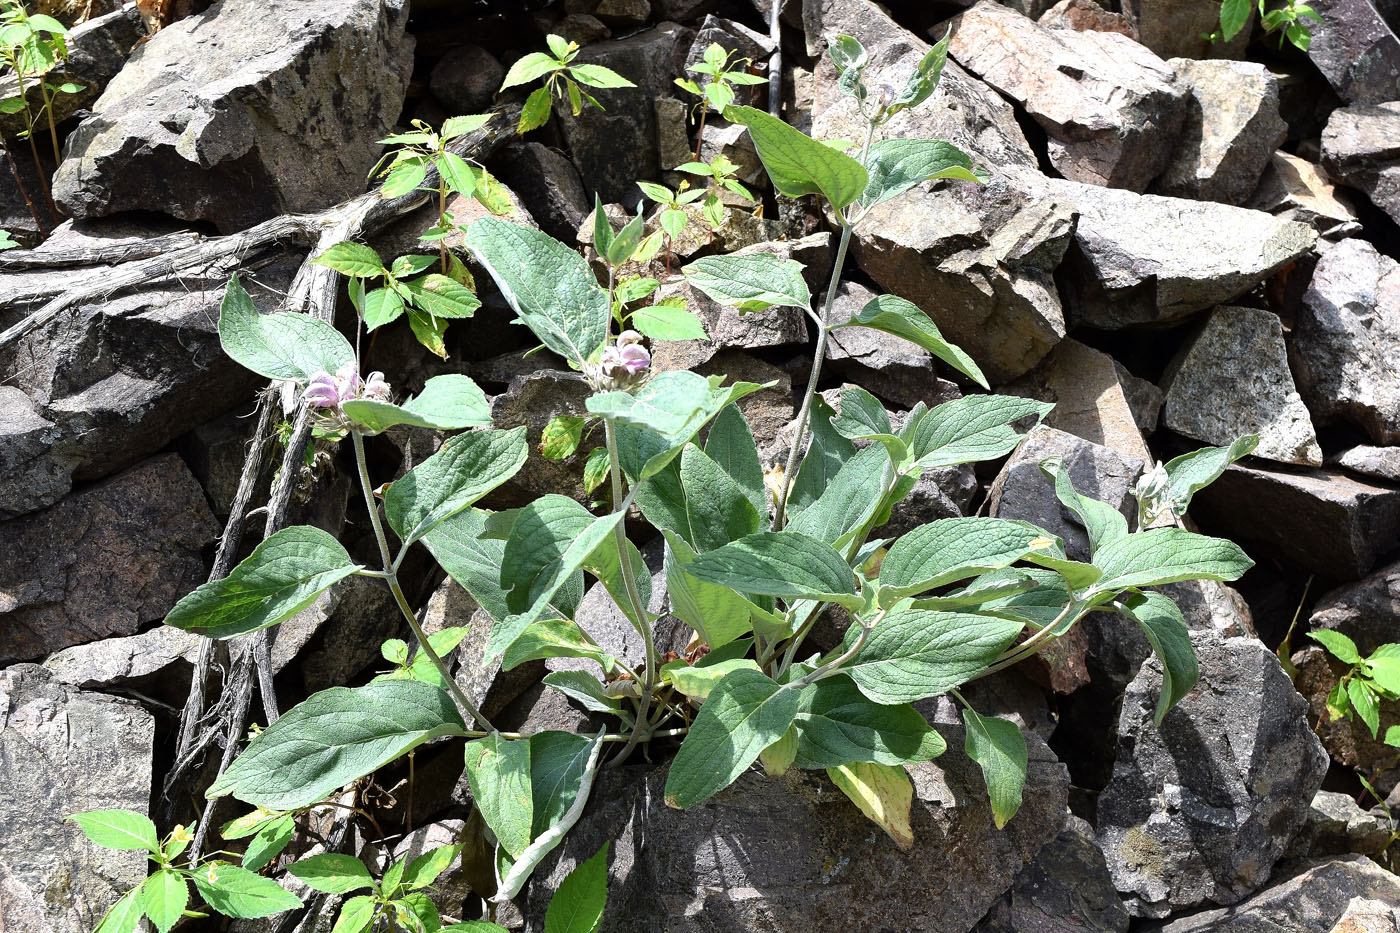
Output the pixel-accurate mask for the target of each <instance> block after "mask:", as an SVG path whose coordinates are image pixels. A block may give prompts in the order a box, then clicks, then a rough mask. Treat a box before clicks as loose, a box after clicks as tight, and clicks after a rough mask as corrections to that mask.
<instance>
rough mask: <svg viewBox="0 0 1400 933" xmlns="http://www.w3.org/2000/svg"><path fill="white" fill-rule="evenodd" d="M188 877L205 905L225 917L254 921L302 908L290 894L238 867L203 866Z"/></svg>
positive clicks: (269, 880) (274, 883) (296, 898)
mask: <svg viewBox="0 0 1400 933" xmlns="http://www.w3.org/2000/svg"><path fill="white" fill-rule="evenodd" d="M191 877H192V878H193V880H194V886H195V888H196V889H197V890H198V891H199V896H200V897H202V898H204V902H205V903H206V904H208V905H209V906H210V907H212V908H214V909H215V910H217V911H218V912H219V913H221V914H223V915H224V916H226V917H235V918H238V919H240V920H257V919H259V918H260V917H271V916H272V915H273V914H280V913H281V912H282V911H284V910H293V909H296V908H299V907H301V899H300V898H298V897H297V896H296V895H295V894H293V893H292V892H291V891H288V890H287V889H286V888H284V887H282V886H281V885H280V884H278V883H277V882H275V881H273V880H272V879H271V878H264V877H262V876H261V875H256V874H254V873H253V872H251V871H248V869H246V868H239V867H238V866H237V865H229V864H227V863H224V862H210V863H206V864H205V865H203V866H201V867H200V868H199V870H198V871H195V872H194V873H193V874H192V875H191Z"/></svg>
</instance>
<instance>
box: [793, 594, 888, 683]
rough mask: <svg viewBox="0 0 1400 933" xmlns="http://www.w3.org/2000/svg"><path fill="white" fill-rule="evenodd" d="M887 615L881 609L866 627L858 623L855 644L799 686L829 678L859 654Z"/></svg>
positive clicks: (885, 610) (804, 678)
mask: <svg viewBox="0 0 1400 933" xmlns="http://www.w3.org/2000/svg"><path fill="white" fill-rule="evenodd" d="M888 614H889V610H888V609H881V610H880V612H879V613H878V614H877V615H876V616H875V618H874V619H872V620H871V622H870V624H869V625H866V624H865V623H864V622H862V623H860V635H859V636H857V637H856V641H855V644H853V645H851V647H850V648H849V649H848V650H847V651H846V652H845V653H843V654H842V655H841V656H840V657H839V658H835V659H834V660H831V661H828V662H826V663H825V664H823V665H822V666H821V667H819V668H817V669H816V670H815V671H812V673H810V674H808V675H807V676H806V677H803V678H802V680H801V681H799V685H800V686H803V687H806V686H810V685H811V684H814V683H816V682H817V681H819V680H821V679H822V678H824V677H829V676H831V675H832V674H835V673H837V672H838V669H839V668H840V667H841V665H843V664H845V663H846V662H847V661H849V660H850V659H851V658H854V657H855V656H856V655H857V654H859V653H860V649H861V648H864V647H865V642H866V640H867V639H869V638H870V633H871V632H872V631H873V630H874V629H875V626H877V625H879V624H880V622H881V621H883V620H884V618H885V616H886V615H888Z"/></svg>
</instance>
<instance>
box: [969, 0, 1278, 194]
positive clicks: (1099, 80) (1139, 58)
mask: <svg viewBox="0 0 1400 933" xmlns="http://www.w3.org/2000/svg"><path fill="white" fill-rule="evenodd" d="M948 53H949V55H951V56H952V57H953V58H954V59H956V60H957V62H958V64H960V65H962V66H963V67H964V68H966V69H967V70H968V71H970V72H972V73H973V74H974V75H976V76H977V77H979V78H981V79H982V80H983V81H986V82H987V83H988V84H990V85H991V86H992V87H994V88H996V89H997V90H999V91H1000V92H1001V93H1003V94H1005V95H1006V96H1008V97H1010V98H1011V99H1012V100H1014V101H1016V102H1017V103H1018V104H1020V105H1021V106H1022V107H1024V108H1025V110H1026V112H1027V113H1029V114H1030V115H1031V117H1033V118H1034V119H1035V121H1036V122H1037V123H1039V124H1040V126H1041V127H1042V128H1043V129H1044V130H1045V132H1046V134H1047V136H1048V137H1049V139H1048V147H1049V155H1050V162H1051V164H1053V165H1054V166H1055V168H1056V169H1057V170H1058V171H1059V172H1060V174H1061V175H1063V176H1064V177H1065V178H1068V179H1071V180H1073V181H1079V182H1087V183H1090V184H1096V185H1110V186H1113V187H1117V188H1129V189H1133V190H1137V191H1142V190H1144V189H1145V188H1146V187H1147V185H1148V183H1150V182H1151V181H1152V179H1153V178H1156V177H1157V175H1159V174H1160V173H1161V172H1162V170H1163V169H1164V168H1166V166H1167V163H1168V161H1169V160H1170V158H1171V147H1170V146H1169V145H1167V141H1168V140H1169V139H1172V138H1173V137H1174V136H1175V135H1176V133H1177V131H1178V129H1180V128H1181V125H1182V120H1183V119H1184V118H1185V115H1186V102H1185V91H1184V89H1183V88H1182V86H1181V85H1180V84H1179V83H1178V81H1177V78H1176V74H1175V72H1174V71H1173V70H1172V66H1171V65H1169V64H1168V63H1166V62H1164V61H1162V60H1161V59H1160V58H1158V57H1157V56H1156V55H1154V54H1152V52H1151V51H1150V50H1149V49H1147V48H1146V47H1145V46H1141V45H1139V44H1137V43H1136V42H1134V41H1133V40H1131V39H1129V38H1128V37H1126V36H1123V35H1119V34H1117V33H1109V32H1074V31H1072V30H1064V29H1046V28H1045V27H1043V26H1040V25H1038V24H1037V23H1036V22H1035V21H1034V20H1031V19H1028V18H1026V17H1025V16H1022V15H1019V14H1017V13H1016V12H1015V11H1013V10H1011V9H1008V8H1007V7H1004V6H1002V5H1000V4H997V3H993V2H991V0H982V2H980V3H978V4H977V5H976V6H974V7H973V8H972V9H970V10H968V11H967V12H966V13H963V14H962V15H960V16H958V17H957V18H956V19H954V20H953V40H952V44H951V45H950V46H949V47H948ZM1273 148H1274V147H1273V145H1270V146H1269V149H1270V150H1272V149H1273Z"/></svg>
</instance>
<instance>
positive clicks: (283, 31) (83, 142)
mask: <svg viewBox="0 0 1400 933" xmlns="http://www.w3.org/2000/svg"><path fill="white" fill-rule="evenodd" d="M407 21H408V4H407V3H405V2H403V0H227V2H224V3H220V4H216V5H215V6H213V7H211V8H210V9H209V10H208V11H206V12H204V13H201V14H199V15H196V16H191V17H189V18H187V19H184V20H181V21H179V22H177V23H175V24H173V25H171V26H167V27H166V28H165V29H162V30H161V31H160V32H159V33H158V34H157V35H156V36H155V37H154V38H153V39H152V40H151V41H150V42H147V43H146V44H145V45H144V46H142V47H141V48H140V49H139V50H138V51H137V52H136V54H135V55H134V56H133V57H132V59H131V61H130V62H129V63H128V65H127V66H126V67H125V68H123V69H122V70H121V72H120V73H119V74H118V75H117V77H116V78H115V79H113V81H112V83H111V84H109V85H108V87H107V90H106V91H105V92H104V93H103V95H102V96H101V97H100V98H99V99H98V101H97V103H95V104H94V105H93V114H92V116H90V117H88V118H87V119H86V120H84V121H83V123H82V124H81V125H80V126H79V127H78V129H77V130H76V131H75V132H74V134H73V136H72V137H71V138H70V139H69V141H68V146H67V152H68V157H67V158H66V159H65V160H64V162H63V165H62V166H60V167H59V171H58V174H57V175H56V176H55V178H54V198H55V200H57V201H58V203H59V205H60V206H61V207H62V208H63V209H64V211H66V212H67V213H69V214H71V215H73V216H75V217H101V216H106V215H108V214H113V213H117V212H119V211H125V210H156V211H161V212H163V213H167V214H172V215H174V216H176V217H179V218H181V219H183V220H207V221H210V222H211V223H213V224H215V225H216V226H218V227H219V229H221V230H224V231H231V230H238V229H242V228H244V227H248V226H251V225H252V224H254V223H256V222H258V221H260V220H265V219H267V218H268V217H272V216H274V215H276V214H281V213H288V212H297V211H313V210H318V209H320V208H323V207H328V206H329V205H331V204H334V203H336V202H337V201H341V200H344V199H345V198H347V197H349V196H351V195H353V194H357V193H358V192H360V191H363V190H364V178H365V176H366V175H367V174H368V172H369V170H370V168H371V167H372V166H373V165H374V162H375V160H376V159H378V158H379V152H380V146H379V145H378V144H377V143H376V142H375V140H377V139H379V138H380V137H381V136H383V135H384V134H385V133H386V132H387V131H388V130H389V129H390V127H392V126H393V124H394V121H395V120H396V119H397V118H398V115H399V110H400V108H401V107H402V105H403V96H404V90H405V89H406V87H407V85H408V77H409V72H410V70H411V68H412V52H413V40H412V39H410V38H407V37H406V36H405V34H404V27H405V25H406V24H407Z"/></svg>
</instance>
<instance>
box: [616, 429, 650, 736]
mask: <svg viewBox="0 0 1400 933" xmlns="http://www.w3.org/2000/svg"><path fill="white" fill-rule="evenodd" d="M603 432H604V436H605V437H606V440H607V445H608V461H609V462H610V464H611V470H610V472H611V474H612V496H613V508H614V509H615V510H622V511H624V512H625V511H626V509H627V505H628V500H625V499H624V498H623V495H622V461H621V460H620V459H619V457H618V450H617V425H616V424H615V423H614V422H613V419H611V418H605V419H604V420H603ZM613 536H614V540H616V542H617V559H618V565H619V566H620V567H621V568H622V586H623V589H624V590H625V591H626V593H627V601H628V602H629V603H630V604H631V611H630V612H624V613H623V614H624V615H626V616H627V618H628V619H630V620H631V622H632V625H633V627H634V628H636V630H637V634H638V635H641V636H642V644H643V646H644V647H645V649H646V669H645V671H644V672H643V674H642V698H641V702H640V704H639V706H638V708H637V721H636V724H635V725H634V726H633V727H632V737H631V738H630V739H629V740H628V742H627V744H626V745H625V746H624V747H623V749H622V751H621V752H619V753H618V755H617V757H616V758H614V759H613V764H619V763H621V762H622V761H623V760H625V759H626V758H627V756H628V755H630V754H631V753H632V749H633V748H635V747H636V745H637V743H638V742H639V741H641V738H642V732H643V731H644V729H645V727H646V721H647V712H648V710H650V709H651V695H652V693H653V692H654V691H655V689H656V669H657V667H659V666H660V664H659V658H658V657H657V654H656V641H655V640H654V639H653V638H652V636H651V624H650V623H649V622H648V620H647V611H646V608H647V607H646V606H645V605H644V604H643V603H642V595H641V591H640V590H639V589H638V587H637V576H636V574H635V573H633V571H632V560H631V557H630V555H629V554H628V553H627V528H626V517H625V516H624V518H623V520H622V521H619V522H618V523H617V525H616V527H614V529H613Z"/></svg>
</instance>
